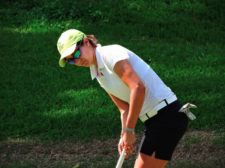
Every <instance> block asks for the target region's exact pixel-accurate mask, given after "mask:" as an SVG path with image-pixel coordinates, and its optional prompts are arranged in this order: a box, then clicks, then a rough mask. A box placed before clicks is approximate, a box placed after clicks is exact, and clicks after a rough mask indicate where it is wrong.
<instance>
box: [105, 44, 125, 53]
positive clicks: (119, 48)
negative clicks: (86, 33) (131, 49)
mask: <svg viewBox="0 0 225 168" xmlns="http://www.w3.org/2000/svg"><path fill="white" fill-rule="evenodd" d="M101 49H102V50H103V51H105V52H116V53H117V52H124V51H126V50H127V49H126V48H125V47H123V46H121V45H119V44H111V45H105V46H102V47H101Z"/></svg>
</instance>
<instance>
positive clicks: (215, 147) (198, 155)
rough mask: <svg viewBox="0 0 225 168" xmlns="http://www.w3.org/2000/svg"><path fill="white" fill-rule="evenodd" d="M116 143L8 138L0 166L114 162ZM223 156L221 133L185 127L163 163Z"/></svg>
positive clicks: (209, 160) (215, 159)
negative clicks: (170, 154)
mask: <svg viewBox="0 0 225 168" xmlns="http://www.w3.org/2000/svg"><path fill="white" fill-rule="evenodd" d="M141 137H142V135H141V134H137V142H136V146H135V148H136V149H135V153H134V154H133V155H132V156H131V157H130V158H129V159H128V160H129V161H130V162H132V163H134V160H135V157H136V153H137V149H138V144H139V143H140V140H141ZM221 139H223V140H222V141H221ZM117 143H118V139H117V138H114V139H110V140H106V141H100V140H93V141H92V142H86V143H83V142H72V141H68V140H67V141H64V142H60V143H53V142H51V143H50V142H48V143H46V142H45V143H43V142H37V141H27V140H21V139H9V140H5V141H1V142H0V167H1V165H10V164H15V162H16V164H21V165H23V164H30V165H33V167H55V166H56V165H58V164H59V163H60V164H61V165H67V166H68V167H71V166H72V165H77V167H79V165H82V164H83V163H85V162H87V161H88V160H89V161H94V162H96V163H97V162H98V160H99V162H101V163H102V159H100V158H102V157H104V160H105V161H106V162H110V161H111V163H112V164H114V163H116V160H117V159H118V152H117ZM224 157H225V149H224V134H222V133H220V134H216V133H215V132H213V131H210V132H209V131H188V132H187V133H186V134H185V135H184V137H183V138H182V140H181V141H180V143H179V144H178V146H177V148H176V150H175V152H174V155H173V159H172V161H171V162H170V163H169V164H168V166H167V167H176V165H178V163H179V164H180V163H181V162H183V163H185V162H190V161H191V164H195V163H203V164H204V163H206V161H207V164H217V163H215V162H222V163H220V164H219V165H217V166H215V165H214V167H218V168H219V167H220V166H221V165H222V164H223V165H225V162H224V161H223V160H224V159H223V158H224ZM92 165H94V163H93V164H92ZM31 167H32V166H31ZM58 167H59V166H58ZM62 167H63V166H62ZM65 167H66V166H65ZM88 167H90V165H89V166H88ZM112 167H114V166H112Z"/></svg>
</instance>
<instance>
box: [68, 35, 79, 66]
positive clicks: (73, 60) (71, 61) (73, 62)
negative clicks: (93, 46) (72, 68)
mask: <svg viewBox="0 0 225 168" xmlns="http://www.w3.org/2000/svg"><path fill="white" fill-rule="evenodd" d="M82 44H83V39H82V40H81V41H79V42H78V43H77V45H78V47H77V50H76V51H75V53H74V54H73V58H71V59H69V60H66V61H67V62H68V63H69V64H75V63H76V60H75V59H78V58H80V56H81V50H80V47H81V46H82Z"/></svg>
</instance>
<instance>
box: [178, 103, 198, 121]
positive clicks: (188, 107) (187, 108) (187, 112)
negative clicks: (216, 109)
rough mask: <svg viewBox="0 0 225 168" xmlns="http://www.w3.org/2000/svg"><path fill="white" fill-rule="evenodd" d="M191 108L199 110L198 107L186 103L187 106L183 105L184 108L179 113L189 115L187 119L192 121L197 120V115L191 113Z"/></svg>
mask: <svg viewBox="0 0 225 168" xmlns="http://www.w3.org/2000/svg"><path fill="white" fill-rule="evenodd" d="M190 108H197V106H196V105H194V104H190V103H186V104H185V105H183V106H182V107H181V109H180V110H179V112H182V113H185V114H186V115H187V117H188V118H189V119H190V120H195V119H196V117H195V115H194V114H193V113H192V112H191V111H190Z"/></svg>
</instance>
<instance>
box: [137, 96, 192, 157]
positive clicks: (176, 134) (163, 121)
mask: <svg viewBox="0 0 225 168" xmlns="http://www.w3.org/2000/svg"><path fill="white" fill-rule="evenodd" d="M181 107H182V105H181V104H180V102H179V101H178V100H177V101H175V102H173V103H171V104H169V105H168V106H166V107H164V108H163V109H161V110H159V111H158V114H157V115H156V116H154V117H152V118H150V119H148V120H147V121H146V122H145V126H146V130H145V134H144V136H143V138H142V141H141V144H140V148H139V152H141V153H143V154H146V155H152V154H153V152H155V158H158V159H162V160H171V158H172V154H173V151H174V149H175V147H176V146H177V144H178V142H179V140H180V139H181V137H182V136H183V135H184V133H185V131H186V129H187V125H188V118H187V116H186V115H185V114H184V113H181V112H178V110H179V109H180V108H181Z"/></svg>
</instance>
